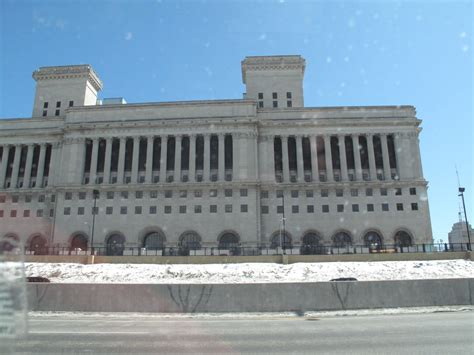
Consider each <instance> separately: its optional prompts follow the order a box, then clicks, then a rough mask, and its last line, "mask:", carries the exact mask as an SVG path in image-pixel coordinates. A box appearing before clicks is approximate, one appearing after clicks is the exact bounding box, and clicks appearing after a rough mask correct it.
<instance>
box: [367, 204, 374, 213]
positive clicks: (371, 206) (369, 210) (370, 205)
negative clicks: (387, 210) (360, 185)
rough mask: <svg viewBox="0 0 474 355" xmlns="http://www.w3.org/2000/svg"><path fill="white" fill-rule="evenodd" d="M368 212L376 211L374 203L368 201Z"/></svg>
mask: <svg viewBox="0 0 474 355" xmlns="http://www.w3.org/2000/svg"><path fill="white" fill-rule="evenodd" d="M367 212H374V204H373V203H368V204H367Z"/></svg>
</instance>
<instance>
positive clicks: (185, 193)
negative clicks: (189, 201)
mask: <svg viewBox="0 0 474 355" xmlns="http://www.w3.org/2000/svg"><path fill="white" fill-rule="evenodd" d="M179 197H181V198H186V197H188V192H187V191H186V190H180V191H179Z"/></svg>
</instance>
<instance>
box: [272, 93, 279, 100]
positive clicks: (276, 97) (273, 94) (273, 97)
mask: <svg viewBox="0 0 474 355" xmlns="http://www.w3.org/2000/svg"><path fill="white" fill-rule="evenodd" d="M272 99H273V100H276V99H278V94H277V93H276V92H274V93H272Z"/></svg>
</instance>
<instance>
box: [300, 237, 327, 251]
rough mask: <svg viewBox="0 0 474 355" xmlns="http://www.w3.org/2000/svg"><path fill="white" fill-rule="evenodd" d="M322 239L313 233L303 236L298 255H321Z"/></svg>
mask: <svg viewBox="0 0 474 355" xmlns="http://www.w3.org/2000/svg"><path fill="white" fill-rule="evenodd" d="M321 241H322V238H321V237H320V236H319V235H318V234H317V233H315V232H308V233H306V234H305V235H304V236H303V240H302V245H301V248H300V254H302V255H312V254H323V253H324V247H323V246H322V245H321Z"/></svg>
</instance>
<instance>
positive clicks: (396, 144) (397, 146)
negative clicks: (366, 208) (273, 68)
mask: <svg viewBox="0 0 474 355" xmlns="http://www.w3.org/2000/svg"><path fill="white" fill-rule="evenodd" d="M400 143H401V142H400V133H395V134H394V135H393V145H394V150H395V162H396V165H397V175H398V179H400V178H401V177H402V175H401V174H402V173H401V168H400V164H401V161H400V159H401V157H400V150H401V149H400ZM1 186H2V185H1V184H0V187H1Z"/></svg>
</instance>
